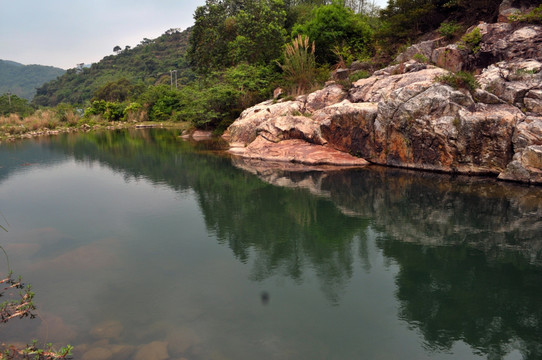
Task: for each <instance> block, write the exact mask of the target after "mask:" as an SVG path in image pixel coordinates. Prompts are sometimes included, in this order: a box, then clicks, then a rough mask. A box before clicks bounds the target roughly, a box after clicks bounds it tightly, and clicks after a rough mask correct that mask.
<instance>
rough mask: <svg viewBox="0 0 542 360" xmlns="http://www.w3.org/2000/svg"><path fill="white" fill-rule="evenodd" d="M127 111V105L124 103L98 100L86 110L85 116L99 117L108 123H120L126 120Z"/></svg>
mask: <svg viewBox="0 0 542 360" xmlns="http://www.w3.org/2000/svg"><path fill="white" fill-rule="evenodd" d="M125 109H126V104H124V103H117V102H109V101H105V100H97V101H93V102H92V105H91V106H90V107H89V108H87V109H86V110H85V114H84V116H85V117H89V116H91V115H99V116H102V117H103V118H104V119H105V120H107V121H119V120H124V110H125Z"/></svg>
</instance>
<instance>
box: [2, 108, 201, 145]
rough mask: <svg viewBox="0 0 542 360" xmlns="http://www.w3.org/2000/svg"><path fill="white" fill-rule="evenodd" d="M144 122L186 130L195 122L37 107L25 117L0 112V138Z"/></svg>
mask: <svg viewBox="0 0 542 360" xmlns="http://www.w3.org/2000/svg"><path fill="white" fill-rule="evenodd" d="M142 125H144V126H148V127H166V128H175V129H181V130H183V131H187V132H188V131H190V130H192V125H191V124H190V123H188V122H171V121H162V122H148V121H147V122H145V121H136V120H128V121H108V120H105V119H104V118H103V117H101V116H90V117H88V116H84V117H83V116H79V115H78V114H77V113H75V112H68V113H66V114H63V115H62V116H59V115H58V112H56V111H52V110H49V109H45V110H38V111H36V112H34V113H33V114H32V115H29V116H26V117H22V116H20V115H18V114H9V115H6V116H0V142H6V141H14V140H17V139H28V138H33V137H38V136H50V135H57V134H61V133H68V132H78V131H90V130H103V129H109V130H111V129H123V128H130V127H136V126H142Z"/></svg>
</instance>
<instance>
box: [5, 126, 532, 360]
mask: <svg viewBox="0 0 542 360" xmlns="http://www.w3.org/2000/svg"><path fill="white" fill-rule="evenodd" d="M217 148H219V146H216V144H212V143H197V144H193V143H190V142H187V141H184V140H182V139H181V138H180V137H179V136H178V134H177V133H176V132H175V131H167V130H158V129H156V130H119V131H110V132H103V133H99V132H96V133H93V132H91V133H87V134H78V135H73V134H72V135H61V136H56V137H51V138H44V139H39V140H31V141H21V142H17V143H11V144H2V145H1V146H0V211H1V213H2V215H3V217H5V220H6V221H7V223H5V222H4V223H3V225H4V226H6V227H7V229H8V232H7V233H4V232H3V233H2V235H1V238H0V245H2V246H3V248H4V249H5V250H6V252H7V254H8V256H9V262H10V265H11V268H12V269H13V271H14V273H15V274H16V275H21V276H22V277H23V279H24V281H25V282H26V283H30V284H32V288H33V290H34V292H35V293H36V298H35V303H36V305H37V307H38V312H37V314H38V317H37V318H36V319H21V320H19V319H13V320H11V321H10V322H9V323H7V324H4V325H2V326H1V327H0V342H4V343H16V344H20V343H26V342H29V341H31V340H32V339H39V340H40V341H41V342H44V343H45V342H53V343H54V344H55V345H58V346H60V345H64V344H71V345H74V346H75V350H74V355H75V358H78V359H92V358H94V359H98V358H99V359H136V360H139V359H160V360H164V359H540V358H542V221H541V219H542V189H541V188H539V187H529V186H520V185H515V184H510V183H502V182H497V181H495V180H493V179H488V178H465V177H451V176H448V175H439V174H433V173H422V172H409V171H404V170H398V169H385V168H380V167H370V168H366V169H357V170H342V171H332V172H322V171H319V170H318V169H311V170H310V171H300V169H296V168H295V167H293V166H290V165H292V164H282V165H277V166H275V165H276V164H265V163H258V162H247V161H242V160H239V159H232V158H230V157H228V156H226V155H224V154H223V153H221V152H220V151H217V150H216V149H217ZM271 165H273V166H271ZM5 271H7V266H6V263H5V260H4V259H3V258H2V261H1V262H0V273H1V274H5Z"/></svg>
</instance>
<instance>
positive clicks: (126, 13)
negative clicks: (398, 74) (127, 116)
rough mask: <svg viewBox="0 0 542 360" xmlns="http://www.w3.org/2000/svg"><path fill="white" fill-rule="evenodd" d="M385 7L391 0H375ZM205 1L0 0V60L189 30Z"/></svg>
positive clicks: (85, 58)
mask: <svg viewBox="0 0 542 360" xmlns="http://www.w3.org/2000/svg"><path fill="white" fill-rule="evenodd" d="M376 3H377V4H378V5H379V6H381V7H384V6H385V5H386V4H387V0H376ZM203 4H205V0H92V1H88V0H0V59H2V60H11V61H16V62H19V63H22V64H25V65H28V64H40V65H51V66H56V67H60V68H63V69H69V68H73V67H75V66H76V64H78V63H85V64H91V63H94V62H98V61H100V60H101V59H102V58H103V57H104V56H107V55H110V54H112V53H113V48H114V47H115V46H116V45H119V46H121V47H122V48H124V47H125V46H126V45H129V46H132V47H133V46H135V45H137V44H139V42H140V41H141V40H143V38H149V39H154V38H156V37H158V36H160V35H161V34H163V33H164V32H165V31H166V30H168V29H171V28H181V29H183V30H184V29H186V28H187V27H189V26H191V25H192V24H193V22H194V19H193V14H194V10H195V9H196V7H198V6H201V5H203Z"/></svg>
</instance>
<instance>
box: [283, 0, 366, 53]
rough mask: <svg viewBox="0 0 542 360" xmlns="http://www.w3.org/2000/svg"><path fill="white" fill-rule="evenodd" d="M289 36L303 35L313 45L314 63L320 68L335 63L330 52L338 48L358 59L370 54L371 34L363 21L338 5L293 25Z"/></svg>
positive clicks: (319, 9)
mask: <svg viewBox="0 0 542 360" xmlns="http://www.w3.org/2000/svg"><path fill="white" fill-rule="evenodd" d="M292 35H293V36H297V35H306V36H308V37H309V38H310V39H311V40H313V41H314V42H315V44H316V59H317V61H318V63H320V64H324V63H327V64H334V63H336V62H337V60H338V59H337V56H336V54H334V52H333V49H334V46H336V45H337V44H343V45H342V46H347V47H348V48H349V50H348V52H349V53H351V54H353V56H355V57H358V58H359V57H363V56H365V55H367V54H369V53H371V52H372V37H373V30H372V29H371V27H370V26H369V24H368V22H367V20H366V18H364V17H363V16H361V15H359V14H355V13H354V12H353V11H352V10H351V9H349V8H347V7H345V6H343V5H342V4H340V2H339V1H333V2H332V3H331V4H329V5H323V6H318V7H315V8H314V10H313V11H312V12H311V16H310V20H308V21H307V22H305V23H304V24H297V25H295V26H294V28H293V30H292ZM343 56H344V55H343Z"/></svg>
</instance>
